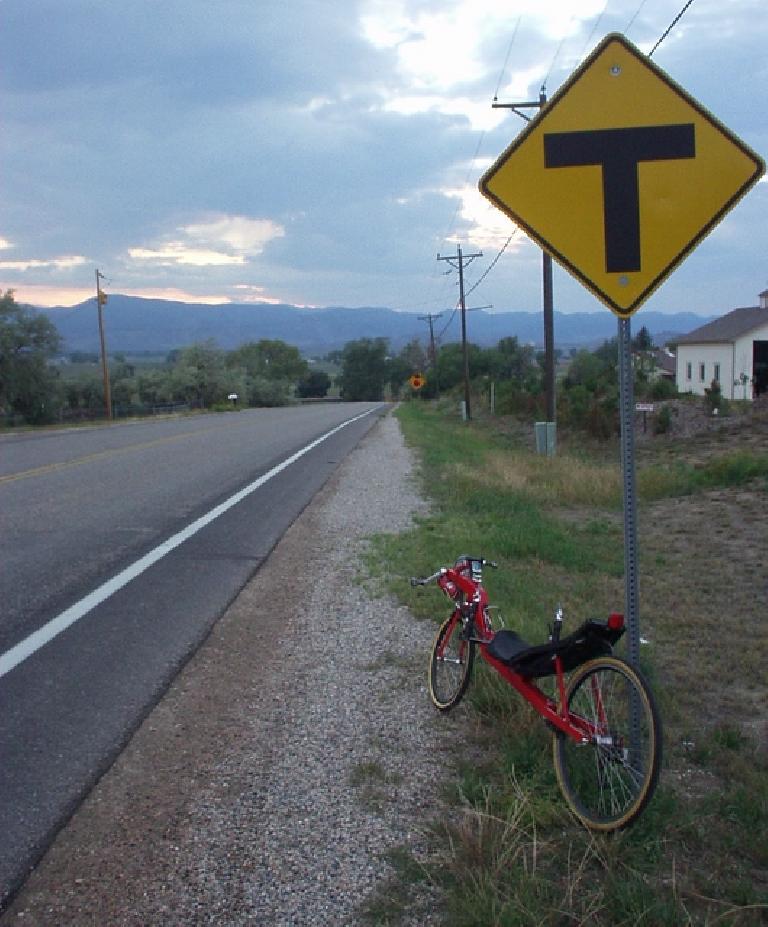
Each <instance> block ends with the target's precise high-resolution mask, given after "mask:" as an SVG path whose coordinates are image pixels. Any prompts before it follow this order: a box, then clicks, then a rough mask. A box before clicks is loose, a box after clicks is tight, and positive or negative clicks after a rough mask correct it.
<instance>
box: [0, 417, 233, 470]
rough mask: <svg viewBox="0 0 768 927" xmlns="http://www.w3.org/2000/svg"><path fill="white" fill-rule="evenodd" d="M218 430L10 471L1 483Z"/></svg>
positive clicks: (111, 449)
mask: <svg viewBox="0 0 768 927" xmlns="http://www.w3.org/2000/svg"><path fill="white" fill-rule="evenodd" d="M216 430H217V429H215V428H201V429H199V430H198V431H187V432H185V433H184V434H181V435H170V436H169V437H167V438H155V440H154V441H144V442H143V443H141V444H128V445H126V446H125V447H113V448H110V449H109V450H106V451H97V452H96V453H95V454H87V455H86V456H85V457H76V458H74V459H73V460H62V461H60V462H59V463H52V464H46V465H45V466H44V467H34V468H33V469H31V470H20V471H19V472H18V473H9V474H8V475H7V476H0V483H12V482H14V481H15V480H26V479H29V478H30V477H33V476H43V475H44V474H46V473H55V472H56V470H67V469H69V468H71V467H79V466H80V465H81V464H84V463H90V462H91V461H93V460H101V459H102V458H104V457H112V456H115V455H116V454H124V453H128V452H129V451H142V450H146V449H147V448H149V447H157V446H158V445H160V444H169V443H170V442H171V441H181V440H183V439H184V438H193V437H195V436H196V435H202V434H206V433H207V432H209V431H216Z"/></svg>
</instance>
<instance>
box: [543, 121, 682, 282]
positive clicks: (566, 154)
mask: <svg viewBox="0 0 768 927" xmlns="http://www.w3.org/2000/svg"><path fill="white" fill-rule="evenodd" d="M695 157H696V138H695V131H694V126H693V124H692V123H691V124H684V125H671V126H642V127H639V128H630V129H596V130H594V131H587V132H553V133H550V134H548V135H545V136H544V164H545V166H546V167H586V166H587V165H590V166H595V165H597V166H600V167H602V169H603V216H604V221H605V264H606V270H607V271H608V272H609V273H622V272H626V271H634V270H640V195H639V192H638V182H637V165H638V164H639V163H640V162H641V161H676V160H678V159H680V158H695Z"/></svg>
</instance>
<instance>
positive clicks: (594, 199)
mask: <svg viewBox="0 0 768 927" xmlns="http://www.w3.org/2000/svg"><path fill="white" fill-rule="evenodd" d="M764 172H765V164H764V163H763V161H762V159H761V158H760V157H759V156H758V155H756V154H755V153H754V152H753V151H752V150H751V149H750V148H748V147H747V146H746V145H745V144H744V143H743V142H742V141H740V140H739V139H738V138H737V137H736V136H735V135H734V134H733V133H732V132H730V131H729V130H728V129H726V128H725V126H723V125H722V124H721V123H720V122H718V120H717V119H715V117H714V116H712V115H711V114H710V113H708V112H707V111H706V110H705V109H704V108H703V107H702V106H701V105H700V104H699V103H697V102H696V100H694V99H693V98H692V97H691V96H689V94H688V93H686V92H685V91H684V90H683V89H682V88H681V87H680V86H678V85H677V84H676V83H675V82H674V81H672V80H671V78H669V77H668V76H667V75H666V74H665V73H664V72H663V71H662V70H660V69H659V68H657V67H656V65H654V64H653V63H652V62H651V61H650V59H649V58H648V57H646V56H645V55H643V54H642V52H640V51H639V50H638V49H637V48H635V46H634V45H632V44H631V43H630V42H628V41H627V40H626V39H625V38H624V37H623V36H621V35H618V34H611V35H608V36H606V37H605V39H603V41H602V42H601V43H600V44H599V45H598V46H597V48H595V50H594V51H593V52H592V54H591V55H590V56H589V57H588V58H587V59H586V60H585V61H584V63H583V64H582V65H581V66H580V67H579V68H578V69H577V70H576V71H575V72H574V73H573V74H572V75H571V77H570V78H569V80H568V81H567V82H566V83H565V84H564V85H563V87H562V88H561V89H560V90H559V91H558V92H557V93H556V94H555V95H554V96H553V97H552V99H551V100H550V101H549V103H547V104H546V106H544V107H543V108H542V110H541V111H540V113H539V115H538V116H537V117H536V118H535V119H534V120H532V121H531V122H530V123H529V124H528V127H527V128H526V129H525V130H524V131H523V132H521V133H520V135H519V136H518V137H517V138H516V139H515V140H514V142H513V143H512V144H511V145H510V146H509V147H508V148H507V149H506V151H504V152H503V153H502V155H501V156H500V157H499V158H498V160H497V161H496V163H495V164H494V165H493V166H492V167H491V168H490V169H489V170H488V171H487V172H486V173H485V174H484V176H483V177H482V179H481V181H480V191H481V192H482V193H483V195H484V196H486V197H488V199H490V200H491V202H493V203H494V204H495V205H496V206H497V207H498V208H499V209H501V210H502V212H504V213H506V214H507V215H508V216H509V217H510V218H511V219H512V220H513V221H514V222H515V223H516V224H517V225H519V226H520V227H521V228H522V229H523V230H524V231H525V232H527V234H528V235H529V236H530V237H531V238H532V239H533V240H534V241H536V242H537V243H538V244H539V245H540V246H541V247H542V248H544V249H545V250H546V251H548V252H549V253H550V254H551V255H552V257H553V258H554V259H555V260H556V261H558V263H560V264H561V265H562V266H563V267H564V268H565V269H566V270H567V271H569V272H570V273H571V274H573V276H575V277H576V278H577V279H578V280H579V281H580V282H581V283H582V284H584V286H586V287H587V288H588V289H589V290H590V291H591V292H592V293H594V295H595V296H597V298H598V299H600V300H601V301H602V302H603V303H605V305H606V306H608V308H609V309H610V310H611V311H612V312H614V313H615V314H616V315H617V316H618V317H619V380H620V390H621V409H620V415H621V433H622V466H623V470H624V555H625V583H626V595H625V598H626V602H625V610H626V614H627V623H628V628H629V658H630V661H631V662H633V663H637V662H638V659H639V647H640V643H639V642H640V631H639V616H638V594H637V530H636V514H635V509H636V503H635V469H634V468H635V462H634V434H633V415H632V413H633V406H634V404H633V396H632V392H633V390H632V379H633V378H632V359H631V350H630V342H631V336H630V323H629V319H630V317H631V316H632V314H633V313H634V312H636V311H637V309H638V308H639V307H640V305H641V304H642V303H643V302H644V301H645V300H646V299H647V298H648V297H649V296H650V295H651V293H652V292H653V291H654V290H655V289H656V288H657V287H658V286H659V285H660V284H661V283H662V282H663V281H664V280H665V279H666V277H667V276H668V275H669V274H670V273H671V272H672V271H673V270H674V269H675V268H676V267H677V266H678V265H679V264H680V263H681V262H682V261H683V260H684V258H685V257H686V256H687V255H688V254H689V253H690V252H691V251H692V250H693V248H695V247H696V245H697V244H698V243H699V242H700V241H701V240H702V238H704V237H705V236H706V235H707V234H708V233H709V232H710V231H711V229H712V228H713V227H714V226H715V225H716V224H717V223H718V222H719V221H720V220H721V219H722V218H723V216H724V215H725V214H726V213H727V212H728V211H729V210H730V209H731V208H732V207H733V206H734V205H735V204H736V203H737V202H738V200H739V199H740V198H741V197H742V196H744V194H745V193H746V192H747V190H749V189H750V187H752V186H753V185H754V184H755V183H757V181H758V180H759V178H760V177H761V176H762V174H763V173H764Z"/></svg>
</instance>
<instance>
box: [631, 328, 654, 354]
mask: <svg viewBox="0 0 768 927" xmlns="http://www.w3.org/2000/svg"><path fill="white" fill-rule="evenodd" d="M632 347H633V348H634V350H635V351H652V350H653V338H652V337H651V333H650V332H649V331H648V329H647V328H646V327H645V325H643V327H642V328H641V329H640V331H639V332H638V333H637V334H636V335H635V337H634V338H633V339H632Z"/></svg>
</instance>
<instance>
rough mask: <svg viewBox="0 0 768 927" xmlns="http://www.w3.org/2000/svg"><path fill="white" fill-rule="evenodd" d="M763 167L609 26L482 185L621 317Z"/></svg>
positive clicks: (663, 276) (644, 296) (629, 312)
mask: <svg viewBox="0 0 768 927" xmlns="http://www.w3.org/2000/svg"><path fill="white" fill-rule="evenodd" d="M764 172H765V164H764V163H763V161H762V159H761V158H760V157H759V156H758V155H757V154H755V153H754V152H753V151H752V150H751V149H750V148H748V147H747V146H746V145H745V144H744V143H743V142H742V141H740V140H739V139H738V138H737V137H736V136H735V135H734V134H733V133H732V132H730V131H729V130H728V129H726V128H725V127H724V126H723V125H722V124H721V123H719V122H718V121H717V119H715V117H714V116H712V115H711V114H710V113H708V112H707V111H706V110H705V109H704V108H703V107H702V106H701V105H700V104H699V103H697V102H696V101H695V100H694V99H693V98H692V97H691V96H689V95H688V94H687V93H686V92H685V91H684V90H683V89H682V88H681V87H679V86H678V85H677V84H675V83H674V82H673V81H672V80H671V79H670V78H669V77H668V76H667V75H666V74H665V73H664V72H663V71H661V70H660V69H659V68H657V67H656V65H654V64H652V62H651V61H650V59H649V58H648V57H646V56H645V55H643V54H642V52H640V51H639V50H638V49H637V48H635V46H634V45H632V44H631V43H630V42H628V41H627V40H626V39H625V38H624V37H623V36H621V35H618V34H612V35H608V36H606V38H605V39H604V40H603V41H602V42H601V43H600V44H599V45H598V46H597V48H596V49H595V50H594V52H593V53H592V54H591V55H590V56H589V58H588V59H587V60H586V61H585V62H584V63H583V64H582V65H581V67H579V68H578V70H577V71H575V72H574V73H573V74H572V75H571V77H570V78H569V80H568V81H567V82H566V83H565V84H564V85H563V87H562V88H561V89H560V90H559V91H558V93H557V94H555V96H554V97H553V98H552V99H551V101H550V102H549V103H547V104H545V106H544V108H543V109H542V111H541V113H540V114H539V116H538V117H537V118H536V119H534V120H532V121H531V123H530V124H529V126H528V128H527V129H525V130H524V131H523V132H522V133H521V134H520V135H519V136H518V138H517V139H515V141H514V142H513V143H512V144H511V145H510V146H509V148H507V150H506V151H505V152H504V153H503V154H502V155H501V156H500V158H499V159H498V160H497V161H496V163H495V164H494V165H493V166H492V167H491V168H490V169H489V170H488V171H487V172H486V173H485V175H484V176H483V177H482V179H481V181H480V190H481V192H482V193H483V194H484V195H485V196H486V197H488V198H489V199H490V200H491V202H493V203H494V204H495V205H496V206H498V208H499V209H501V210H502V211H503V212H505V213H506V214H507V215H508V216H509V217H510V218H511V219H512V220H513V221H514V222H515V223H517V224H518V225H519V226H520V227H521V228H523V229H524V230H525V231H526V232H527V233H528V234H529V235H530V236H531V237H532V238H533V239H534V240H535V241H536V242H538V244H539V245H541V247H542V248H544V249H546V250H547V251H548V252H550V254H551V255H552V256H553V257H554V258H555V259H556V260H557V261H558V262H559V263H560V264H562V265H563V266H564V267H565V268H566V270H568V271H570V272H571V273H572V274H573V275H574V276H575V277H577V278H578V279H579V280H580V281H581V282H582V283H583V284H584V285H585V286H586V287H588V288H589V289H590V290H591V291H592V292H593V293H594V294H595V295H596V296H597V297H598V298H599V299H601V300H602V301H603V302H604V303H605V304H606V305H607V306H608V307H609V308H610V309H611V310H612V311H613V312H615V313H616V314H617V315H618V316H621V317H623V318H626V317H628V316H630V315H632V313H633V312H635V311H636V310H637V309H638V308H639V307H640V305H641V304H642V303H643V302H644V301H645V300H646V299H647V298H648V297H649V296H650V294H651V293H652V292H653V291H654V290H655V289H656V287H658V286H659V284H661V283H662V282H663V280H665V279H666V277H667V276H668V275H669V274H670V273H671V272H672V271H673V270H674V268H675V267H677V265H678V264H680V262H681V261H682V260H683V259H684V258H685V257H686V256H687V255H688V254H689V253H690V251H692V250H693V248H694V247H695V246H696V245H697V244H698V243H699V241H701V239H702V238H704V236H705V235H707V234H708V233H709V231H711V229H712V228H713V227H714V226H715V225H716V224H717V222H719V221H720V219H722V217H723V216H724V215H725V213H726V212H728V210H729V209H731V208H732V207H733V206H734V205H735V204H736V202H737V201H738V200H739V199H740V198H741V197H742V196H743V195H744V194H745V193H746V192H747V190H749V188H750V187H751V186H752V185H753V184H755V183H756V182H757V181H758V179H759V178H760V177H761V176H762V174H763V173H764Z"/></svg>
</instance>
